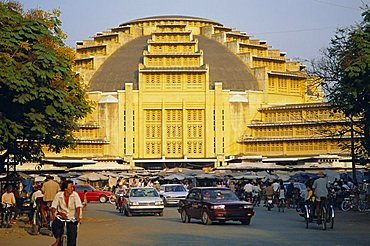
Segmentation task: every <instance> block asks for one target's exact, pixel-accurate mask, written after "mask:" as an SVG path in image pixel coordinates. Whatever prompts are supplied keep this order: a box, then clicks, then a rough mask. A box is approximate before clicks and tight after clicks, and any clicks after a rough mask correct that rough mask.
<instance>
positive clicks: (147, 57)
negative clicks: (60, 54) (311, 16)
mask: <svg viewBox="0 0 370 246" xmlns="http://www.w3.org/2000/svg"><path fill="white" fill-rule="evenodd" d="M76 51H77V57H76V62H75V69H76V71H77V72H78V73H79V75H80V77H81V79H82V81H83V82H84V83H85V85H86V86H88V97H89V99H90V100H92V101H93V102H94V106H95V109H94V111H93V113H92V114H91V115H89V116H88V117H87V118H86V119H85V120H84V121H83V122H80V126H81V129H80V131H79V132H78V133H77V137H78V139H79V142H78V145H77V147H76V149H74V150H72V149H70V150H66V151H64V152H63V153H61V154H60V155H58V156H67V157H75V158H76V157H79V158H101V159H104V158H108V159H109V158H122V159H124V160H125V161H126V162H128V163H130V164H136V165H142V166H145V165H147V166H150V165H152V164H153V163H167V164H170V163H172V164H174V165H176V163H190V164H192V163H193V164H197V163H198V164H200V165H207V164H211V165H216V166H217V165H224V163H225V160H227V159H228V158H229V157H230V156H235V155H240V154H242V155H266V156H275V155H276V156H291V155H314V154H319V153H325V154H327V153H338V152H340V151H339V150H338V148H337V146H336V144H337V143H334V141H333V140H331V139H329V138H327V137H326V138H325V137H321V136H319V131H318V128H319V127H320V126H322V125H323V124H324V122H325V121H327V120H328V119H331V116H330V115H329V113H328V109H327V105H326V104H325V103H323V94H322V92H321V91H320V88H317V87H315V86H314V85H313V78H310V77H309V76H308V75H307V73H306V71H305V70H304V66H302V64H300V63H299V62H297V61H291V60H289V59H288V58H287V57H286V54H285V53H284V52H281V51H280V50H278V49H272V48H271V46H270V45H269V44H267V42H266V41H263V40H258V39H252V38H251V37H250V36H248V35H247V34H246V33H242V32H240V31H237V30H233V29H231V28H228V27H225V26H223V25H222V24H221V23H218V22H215V21H212V20H208V19H203V18H194V17H185V16H162V17H151V18H143V19H138V20H134V21H130V22H127V23H123V24H122V25H120V26H119V27H116V28H112V29H111V30H110V31H107V32H99V33H97V34H96V35H95V36H94V37H93V39H92V40H87V41H81V42H77V47H76ZM284 105H285V106H284ZM320 121H322V122H321V123H320ZM333 126H334V127H336V126H335V124H334V125H333ZM316 132H317V134H316ZM48 156H50V157H52V156H53V154H48ZM54 156H55V155H54Z"/></svg>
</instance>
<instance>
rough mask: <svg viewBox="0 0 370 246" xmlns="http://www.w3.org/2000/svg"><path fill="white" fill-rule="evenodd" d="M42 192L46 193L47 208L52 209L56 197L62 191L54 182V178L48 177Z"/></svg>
mask: <svg viewBox="0 0 370 246" xmlns="http://www.w3.org/2000/svg"><path fill="white" fill-rule="evenodd" d="M41 190H42V192H43V193H44V202H45V203H46V206H48V207H50V205H51V203H52V202H53V200H54V197H55V195H56V194H57V193H58V191H59V190H60V187H59V184H58V183H57V182H55V181H54V177H53V176H51V175H49V176H47V177H46V182H45V183H44V184H43V185H42V188H41Z"/></svg>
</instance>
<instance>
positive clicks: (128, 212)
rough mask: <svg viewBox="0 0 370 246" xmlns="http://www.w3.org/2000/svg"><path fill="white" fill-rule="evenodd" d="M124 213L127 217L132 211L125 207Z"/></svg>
mask: <svg viewBox="0 0 370 246" xmlns="http://www.w3.org/2000/svg"><path fill="white" fill-rule="evenodd" d="M125 214H126V216H127V217H131V216H132V213H131V212H130V210H129V209H128V208H126V209H125Z"/></svg>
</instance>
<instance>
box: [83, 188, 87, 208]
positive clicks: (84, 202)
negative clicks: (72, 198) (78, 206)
mask: <svg viewBox="0 0 370 246" xmlns="http://www.w3.org/2000/svg"><path fill="white" fill-rule="evenodd" d="M82 205H83V208H84V209H86V207H87V190H84V200H83V202H82Z"/></svg>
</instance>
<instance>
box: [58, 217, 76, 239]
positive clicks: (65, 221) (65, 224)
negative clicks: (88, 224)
mask: <svg viewBox="0 0 370 246" xmlns="http://www.w3.org/2000/svg"><path fill="white" fill-rule="evenodd" d="M56 219H58V220H60V221H61V222H62V223H63V233H62V236H61V237H60V245H61V246H67V245H68V229H67V224H68V223H69V222H72V223H74V224H76V225H77V224H78V222H77V220H75V219H66V220H65V219H63V218H62V216H60V215H57V216H56Z"/></svg>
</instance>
